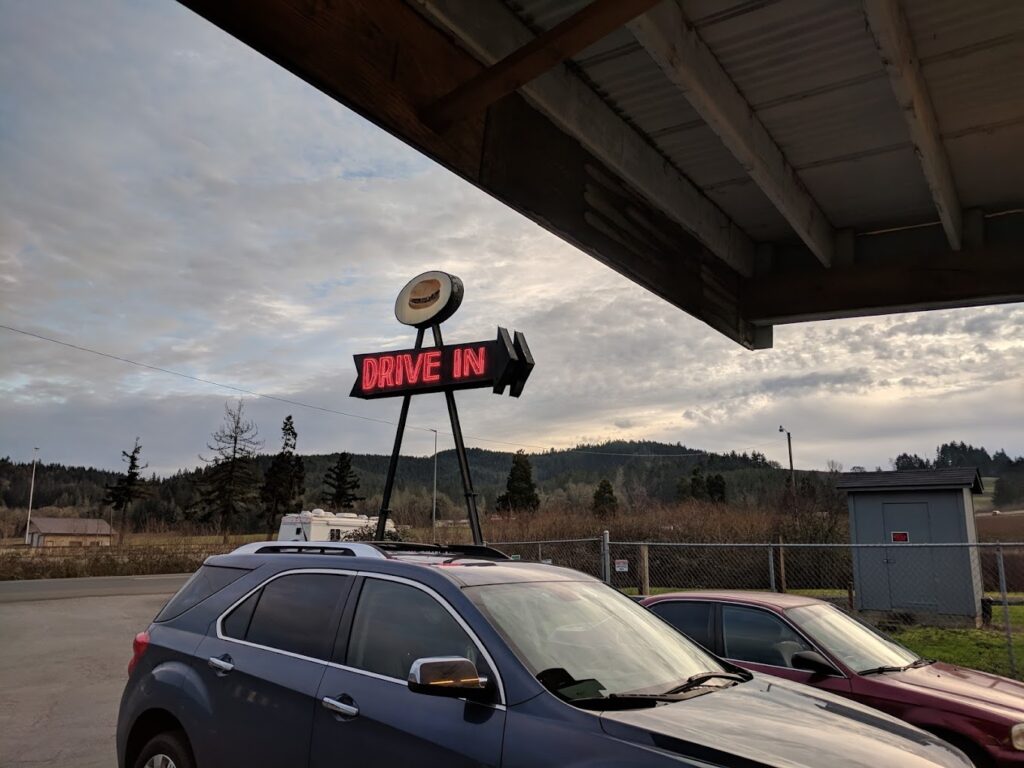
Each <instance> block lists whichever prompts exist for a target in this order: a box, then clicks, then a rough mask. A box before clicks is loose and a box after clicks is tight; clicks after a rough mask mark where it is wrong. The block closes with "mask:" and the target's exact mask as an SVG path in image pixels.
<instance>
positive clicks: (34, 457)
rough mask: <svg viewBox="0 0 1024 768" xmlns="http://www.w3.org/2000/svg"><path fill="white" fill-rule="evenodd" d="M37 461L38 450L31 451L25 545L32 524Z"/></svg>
mask: <svg viewBox="0 0 1024 768" xmlns="http://www.w3.org/2000/svg"><path fill="white" fill-rule="evenodd" d="M38 459H39V448H38V447H36V448H33V449H32V482H31V483H30V484H29V486H28V517H26V518H25V543H26V544H28V542H29V536H28V527H29V525H31V523H32V497H33V496H35V493H36V461H37V460H38Z"/></svg>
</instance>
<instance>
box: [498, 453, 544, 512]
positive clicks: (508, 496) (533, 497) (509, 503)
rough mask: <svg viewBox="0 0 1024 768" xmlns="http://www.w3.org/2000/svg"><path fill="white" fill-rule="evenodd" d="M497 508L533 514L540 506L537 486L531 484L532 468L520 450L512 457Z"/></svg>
mask: <svg viewBox="0 0 1024 768" xmlns="http://www.w3.org/2000/svg"><path fill="white" fill-rule="evenodd" d="M497 506H498V509H504V510H507V511H509V512H513V511H516V512H518V511H520V510H525V511H529V512H534V511H536V509H537V507H539V506H540V497H539V496H538V495H537V486H536V485H535V484H534V482H533V467H531V466H530V459H529V458H527V456H526V453H525V452H523V451H521V450H520V451H517V452H516V454H515V456H513V457H512V468H511V469H510V470H509V473H508V480H507V482H506V483H505V493H503V494H501V495H500V496H498V499H497Z"/></svg>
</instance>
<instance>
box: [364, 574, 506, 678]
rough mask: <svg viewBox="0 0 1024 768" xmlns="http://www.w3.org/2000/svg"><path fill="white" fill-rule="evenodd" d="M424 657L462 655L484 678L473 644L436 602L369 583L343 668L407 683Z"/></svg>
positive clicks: (404, 588) (409, 590)
mask: <svg viewBox="0 0 1024 768" xmlns="http://www.w3.org/2000/svg"><path fill="white" fill-rule="evenodd" d="M427 656H462V657H464V658H467V659H469V660H470V661H472V662H473V663H474V664H476V667H477V669H478V670H479V671H480V674H482V675H486V674H487V671H486V669H485V664H484V661H483V659H482V657H481V656H480V653H479V651H478V650H477V647H476V644H475V643H474V642H473V641H472V640H471V639H470V637H469V635H467V634H466V632H465V631H464V630H463V629H462V627H461V626H459V623H458V622H457V621H455V619H454V618H453V617H452V615H451V614H450V613H448V611H447V610H446V609H445V608H444V607H442V606H441V604H440V603H438V602H437V600H435V599H434V598H433V597H431V596H430V595H428V594H427V593H426V592H424V591H423V590H420V589H417V588H416V587H410V586H409V585H407V584H399V583H396V582H393V581H385V580H383V579H367V580H366V581H365V582H364V583H363V589H362V592H361V593H360V595H359V605H358V606H357V607H356V615H355V618H354V619H353V622H352V635H351V637H350V639H349V645H348V657H347V661H346V664H348V666H350V667H355V668H357V669H365V670H367V671H368V672H376V673H377V674H379V675H387V676H388V677H394V678H398V679H399V680H405V679H406V678H407V677H408V676H409V669H410V668H411V667H412V663H413V662H414V661H416V659H422V658H425V657H427Z"/></svg>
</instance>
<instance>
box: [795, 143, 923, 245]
mask: <svg viewBox="0 0 1024 768" xmlns="http://www.w3.org/2000/svg"><path fill="white" fill-rule="evenodd" d="M798 175H799V176H800V178H801V179H803V182H804V184H805V185H806V186H807V189H808V190H809V191H810V193H811V194H812V195H813V196H814V199H815V200H817V201H818V205H820V206H821V208H822V210H824V211H825V214H826V215H827V216H828V218H829V221H831V222H832V225H833V226H835V227H838V228H844V227H853V228H854V229H858V230H863V229H871V228H874V227H878V226H896V225H900V224H911V223H916V222H919V221H930V220H932V219H937V218H938V215H937V214H936V213H935V207H934V204H933V202H932V197H931V193H930V192H929V191H928V185H927V184H926V183H925V179H924V174H923V173H922V172H921V163H920V161H918V159H917V155H915V154H914V151H913V149H910V148H907V149H901V150H896V151H893V152H887V153H885V154H881V155H873V156H868V157H860V158H857V159H855V160H850V161H849V162H845V163H832V164H829V165H822V166H816V167H812V168H806V169H804V170H802V171H799V174H798Z"/></svg>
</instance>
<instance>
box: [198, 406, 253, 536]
mask: <svg viewBox="0 0 1024 768" xmlns="http://www.w3.org/2000/svg"><path fill="white" fill-rule="evenodd" d="M243 408H244V406H243V403H242V401H241V400H239V401H238V405H237V406H236V407H234V408H232V407H231V406H230V405H227V404H225V405H224V423H223V424H222V425H221V427H220V429H218V430H217V431H216V432H214V433H213V442H212V443H207V444H206V447H207V448H209V449H210V450H211V451H212V452H213V454H212V455H211V456H210V458H208V459H207V458H203V457H202V456H200V457H199V458H200V459H201V460H202V461H205V462H206V463H207V464H208V465H209V467H207V469H206V471H205V472H204V473H203V479H202V487H201V489H200V501H199V504H200V506H201V508H202V509H203V510H204V511H205V512H206V514H207V515H208V516H210V517H215V518H216V519H217V520H218V521H219V523H220V531H221V536H222V538H223V541H224V543H225V544H227V542H228V533H229V531H230V530H231V528H232V526H233V525H234V523H235V520H236V518H237V517H238V516H240V515H243V514H247V513H249V512H250V511H252V510H253V509H254V508H255V506H256V502H257V498H258V495H259V493H258V485H257V482H258V481H257V477H256V467H255V465H254V462H253V459H254V458H255V456H256V453H257V452H258V451H259V450H260V448H262V447H263V443H262V441H260V440H259V430H257V428H256V424H255V423H253V422H251V421H247V420H246V419H245V418H244V416H243Z"/></svg>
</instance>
